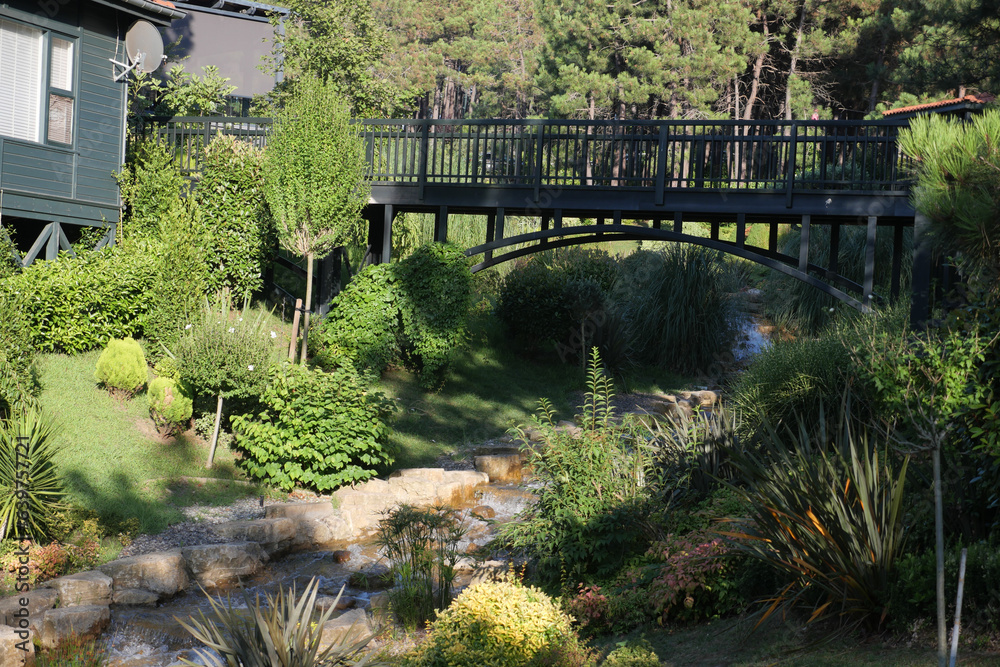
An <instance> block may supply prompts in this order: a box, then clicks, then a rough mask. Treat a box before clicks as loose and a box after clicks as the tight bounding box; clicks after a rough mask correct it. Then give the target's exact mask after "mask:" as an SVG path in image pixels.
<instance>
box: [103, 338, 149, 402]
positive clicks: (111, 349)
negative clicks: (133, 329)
mask: <svg viewBox="0 0 1000 667" xmlns="http://www.w3.org/2000/svg"><path fill="white" fill-rule="evenodd" d="M147 377H149V371H148V369H147V367H146V355H145V354H143V352H142V348H141V347H140V346H139V343H137V342H136V341H135V340H134V339H133V338H131V337H129V338H125V339H124V340H118V339H117V338H112V339H111V340H109V341H108V346H107V347H106V348H104V352H101V356H100V357H98V358H97V371H96V372H95V373H94V379H95V380H97V381H98V382H99V383H101V384H102V385H104V388H105V389H107V390H108V391H109V392H110V393H111V395H112V396H114V397H115V398H117V399H119V400H124V399H128V398H132V397H133V396H135V394H136V392H138V391H139V390H140V389H142V386H143V385H144V384H146V378H147Z"/></svg>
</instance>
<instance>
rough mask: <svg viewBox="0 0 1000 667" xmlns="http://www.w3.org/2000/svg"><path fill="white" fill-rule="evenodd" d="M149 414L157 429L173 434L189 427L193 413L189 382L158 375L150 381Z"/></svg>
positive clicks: (148, 392)
mask: <svg viewBox="0 0 1000 667" xmlns="http://www.w3.org/2000/svg"><path fill="white" fill-rule="evenodd" d="M146 396H147V397H148V398H149V414H150V416H151V417H152V418H153V422H154V423H155V424H156V427H157V429H158V430H159V431H160V432H161V433H164V434H167V435H171V434H174V433H177V432H179V431H183V430H184V429H185V428H187V425H188V423H189V422H190V421H191V415H192V413H193V405H194V404H193V396H192V391H191V388H190V387H188V386H187V383H184V382H178V381H177V380H174V379H173V378H169V377H158V378H156V379H155V380H153V381H152V382H150V383H149V390H148V391H147V392H146Z"/></svg>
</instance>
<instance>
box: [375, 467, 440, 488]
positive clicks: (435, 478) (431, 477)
mask: <svg viewBox="0 0 1000 667" xmlns="http://www.w3.org/2000/svg"><path fill="white" fill-rule="evenodd" d="M444 475H445V470H444V468H403V469H402V470H396V471H395V472H393V473H391V474H390V475H389V479H390V480H393V479H397V478H403V479H420V480H424V481H426V482H433V483H435V484H440V483H441V482H443V481H444ZM390 483H391V482H390Z"/></svg>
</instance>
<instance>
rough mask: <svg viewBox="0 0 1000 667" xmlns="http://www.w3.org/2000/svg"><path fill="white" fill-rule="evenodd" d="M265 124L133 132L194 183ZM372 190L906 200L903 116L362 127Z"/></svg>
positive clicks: (193, 119)
mask: <svg viewBox="0 0 1000 667" xmlns="http://www.w3.org/2000/svg"><path fill="white" fill-rule="evenodd" d="M272 122H273V121H272V120H271V119H270V118H242V117H233V116H182V117H172V118H167V117H162V116H161V117H155V116H154V117H143V118H140V119H138V120H136V121H134V127H135V128H136V132H135V134H136V135H138V136H156V137H157V138H158V139H159V140H161V141H164V142H165V143H168V144H171V145H172V146H173V150H174V153H175V156H176V159H177V160H178V163H179V164H180V167H181V169H182V171H184V172H185V173H186V174H188V175H191V176H194V175H195V174H196V173H197V172H198V170H199V169H200V165H201V156H202V151H203V149H204V147H205V146H206V145H207V144H208V142H210V141H211V139H212V138H213V137H215V136H218V135H220V134H224V135H233V136H237V137H240V138H242V139H244V140H248V141H251V142H253V143H255V144H257V145H259V146H263V145H265V144H266V141H267V133H268V131H269V130H270V127H271V125H272ZM354 123H355V124H356V125H358V127H359V129H360V131H361V132H362V133H363V136H364V138H365V142H366V147H365V155H366V157H367V159H368V161H369V163H370V172H369V176H370V178H371V179H372V184H373V185H410V186H415V187H416V188H417V192H418V199H419V200H422V199H423V195H424V192H425V190H426V188H427V187H428V186H434V185H449V186H459V187H462V186H479V187H505V188H512V187H519V188H526V189H527V190H528V191H529V193H530V194H529V196H530V197H532V198H533V199H534V200H535V201H538V198H539V196H540V194H541V192H542V191H543V190H545V189H548V188H552V187H558V188H600V189H603V188H614V189H634V190H646V191H652V192H654V193H655V199H656V202H657V203H658V204H662V202H663V199H664V196H665V193H666V192H670V191H678V190H684V191H688V192H696V191H709V192H720V191H731V190H744V191H747V190H754V191H760V192H769V193H780V194H783V195H785V198H786V206H789V207H790V206H791V204H792V197H793V194H795V193H799V192H803V191H839V192H843V191H851V192H880V193H883V194H900V195H903V194H906V192H907V191H908V188H909V184H908V183H907V182H906V181H905V180H902V179H901V178H900V173H901V170H902V169H903V168H905V166H906V164H907V163H908V161H909V160H908V158H907V157H906V156H904V155H903V154H902V153H901V152H900V150H899V148H898V144H897V142H896V135H897V133H898V129H899V128H901V127H905V126H906V125H907V121H906V120H879V121H849V120H816V121H805V120H802V121H783V120H752V121H742V120H599V121H589V120H548V119H510V120H492V119H475V120H454V119H358V120H355V121H354Z"/></svg>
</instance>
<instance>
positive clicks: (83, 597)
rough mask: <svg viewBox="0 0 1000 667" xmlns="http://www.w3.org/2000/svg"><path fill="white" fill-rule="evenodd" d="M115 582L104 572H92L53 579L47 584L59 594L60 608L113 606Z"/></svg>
mask: <svg viewBox="0 0 1000 667" xmlns="http://www.w3.org/2000/svg"><path fill="white" fill-rule="evenodd" d="M112 584H113V580H112V579H111V577H109V576H108V575H106V574H104V573H103V572H98V571H96V570H90V571H89V572H80V573H77V574H70V575H67V576H65V577H59V578H58V579H53V580H52V581H50V582H48V584H46V585H47V586H49V587H50V588H52V589H54V590H56V591H58V592H59V602H60V606H63V607H77V606H84V605H109V604H111V586H112Z"/></svg>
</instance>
